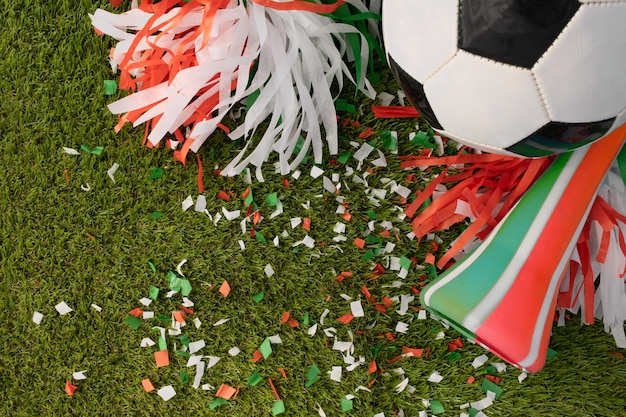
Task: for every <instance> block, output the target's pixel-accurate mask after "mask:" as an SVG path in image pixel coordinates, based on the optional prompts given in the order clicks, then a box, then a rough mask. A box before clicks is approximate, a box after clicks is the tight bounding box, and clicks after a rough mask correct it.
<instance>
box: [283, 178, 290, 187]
mask: <svg viewBox="0 0 626 417" xmlns="http://www.w3.org/2000/svg"><path fill="white" fill-rule="evenodd" d="M282 182H283V187H285V188H289V180H288V179H287V178H283V181H282Z"/></svg>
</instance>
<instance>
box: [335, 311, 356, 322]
mask: <svg viewBox="0 0 626 417" xmlns="http://www.w3.org/2000/svg"><path fill="white" fill-rule="evenodd" d="M353 318H354V316H353V315H352V314H350V313H348V314H344V315H343V316H341V317H339V318H337V321H338V322H339V323H342V324H349V323H350V322H351V321H352V319H353Z"/></svg>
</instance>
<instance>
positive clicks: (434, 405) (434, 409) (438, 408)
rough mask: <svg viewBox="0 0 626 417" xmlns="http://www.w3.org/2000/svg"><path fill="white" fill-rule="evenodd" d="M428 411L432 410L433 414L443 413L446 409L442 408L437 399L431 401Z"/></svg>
mask: <svg viewBox="0 0 626 417" xmlns="http://www.w3.org/2000/svg"><path fill="white" fill-rule="evenodd" d="M430 411H432V413H433V414H441V413H444V412H445V411H446V410H445V409H444V408H443V405H442V404H441V403H440V402H439V401H431V402H430Z"/></svg>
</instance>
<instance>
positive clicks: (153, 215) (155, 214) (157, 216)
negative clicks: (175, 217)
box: [150, 211, 163, 220]
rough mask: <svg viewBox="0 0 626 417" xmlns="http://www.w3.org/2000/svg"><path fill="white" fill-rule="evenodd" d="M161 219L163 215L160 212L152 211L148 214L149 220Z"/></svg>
mask: <svg viewBox="0 0 626 417" xmlns="http://www.w3.org/2000/svg"><path fill="white" fill-rule="evenodd" d="M161 217H163V213H161V212H160V211H153V212H152V213H150V218H151V219H154V220H156V219H160V218H161Z"/></svg>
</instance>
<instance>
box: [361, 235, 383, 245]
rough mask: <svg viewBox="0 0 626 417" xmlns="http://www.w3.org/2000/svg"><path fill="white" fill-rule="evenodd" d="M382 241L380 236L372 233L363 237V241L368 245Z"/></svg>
mask: <svg viewBox="0 0 626 417" xmlns="http://www.w3.org/2000/svg"><path fill="white" fill-rule="evenodd" d="M382 241H383V239H382V238H380V237H378V236H374V235H367V237H366V238H365V243H367V244H368V245H376V244H378V243H382Z"/></svg>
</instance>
